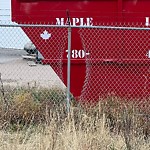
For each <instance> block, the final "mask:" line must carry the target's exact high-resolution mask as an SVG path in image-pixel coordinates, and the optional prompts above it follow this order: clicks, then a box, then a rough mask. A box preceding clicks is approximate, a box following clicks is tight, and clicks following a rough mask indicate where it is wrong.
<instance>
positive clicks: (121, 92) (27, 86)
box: [0, 24, 150, 150]
mask: <svg viewBox="0 0 150 150" xmlns="http://www.w3.org/2000/svg"><path fill="white" fill-rule="evenodd" d="M109 26H110V28H109ZM120 26H121V27H128V28H126V29H123V28H120ZM105 27H107V28H105ZM111 27H116V28H115V29H114V28H111ZM117 27H118V28H117ZM130 27H132V28H130ZM134 27H142V26H141V25H137V24H136V25H134V24H132V25H131V24H127V25H125V24H107V25H104V24H103V25H102V26H101V27H100V26H98V27H97V28H95V27H94V28H92V27H89V28H88V27H80V29H79V30H78V33H79V36H80V38H81V42H82V45H83V49H84V51H85V53H86V54H88V55H86V59H85V65H86V76H85V81H84V85H83V89H82V92H81V96H80V100H81V102H86V103H90V104H91V105H92V104H94V106H93V105H92V107H90V106H89V105H82V106H81V107H80V105H79V104H78V103H76V102H75V103H73V104H71V109H70V118H69V119H70V120H67V119H66V118H67V112H66V87H65V85H64V84H63V82H62V81H64V79H63V58H64V52H66V50H67V46H66V45H67V40H68V39H67V38H68V37H67V35H68V31H67V28H57V27H43V26H42V25H41V26H39V27H35V26H33V27H32V25H30V26H26V27H22V29H23V31H24V32H25V33H26V34H27V36H28V37H29V38H30V40H31V41H32V42H33V43H34V44H35V47H36V50H40V52H41V55H43V57H44V59H43V60H41V62H40V63H39V62H38V61H37V57H38V55H37V53H34V54H28V53H27V52H26V51H25V50H20V49H15V48H14V47H12V48H11V49H10V47H11V46H10V45H11V44H12V43H17V44H18V43H20V44H21V45H22V46H23V47H24V41H22V39H20V38H16V39H15V40H14V39H13V40H12V39H11V38H9V35H10V34H11V35H15V37H17V35H18V37H19V36H20V33H18V32H16V30H15V29H16V28H18V27H17V26H16V27H12V26H0V31H2V32H0V37H1V41H3V42H1V43H0V44H1V45H2V48H0V100H1V102H0V104H1V103H2V105H1V106H3V107H0V112H1V115H0V118H1V121H0V123H1V124H4V125H3V126H2V128H7V127H9V126H10V124H17V125H16V126H13V130H15V129H17V130H18V124H21V125H25V124H28V123H29V122H30V123H37V122H38V123H43V122H46V123H47V124H50V125H52V126H53V125H54V124H55V125H54V126H53V128H52V129H50V130H49V131H52V135H54V136H55V137H57V138H58V139H59V138H60V136H59V137H58V135H57V133H58V131H59V132H60V131H62V132H63V133H65V136H66V135H67V137H68V134H69V135H70V136H71V137H73V136H74V135H79V137H80V136H81V135H85V137H88V139H86V138H85V137H82V136H81V137H80V138H81V139H82V140H81V141H82V143H80V141H78V142H77V139H76V141H74V140H72V141H70V142H76V144H75V143H72V144H73V145H74V147H76V149H83V148H84V147H85V146H86V147H87V149H92V148H93V147H94V149H103V148H104V145H103V144H101V143H103V142H104V144H106V145H107V146H106V149H107V147H108V148H109V149H113V148H117V147H118V149H121V148H125V147H126V148H127V149H128V150H130V149H131V148H132V147H134V148H135V149H138V148H139V149H140V148H142V146H140V145H139V144H136V142H137V141H138V140H139V141H140V142H141V143H142V142H143V149H144V148H145V149H147V148H148V147H149V144H145V141H146V142H148V141H149V132H150V126H149V113H150V112H149V110H150V109H149V104H150V100H149V96H150V95H149V94H150V85H149V81H150V73H149V69H150V68H149V57H150V56H149V55H150V54H149V53H150V52H149V50H150V44H149V43H150V41H149V40H150V30H141V29H139V30H138V29H136V30H135V29H134ZM72 28H73V27H72ZM4 29H5V31H6V30H8V31H9V34H6V32H3V31H4ZM22 33H23V32H22ZM6 39H9V40H6ZM48 39H50V42H47V41H48ZM6 41H9V42H7V43H6ZM72 42H74V41H72ZM5 47H9V49H7V48H5ZM16 47H17V45H16ZM65 55H66V54H65ZM23 58H24V59H23ZM71 73H72V72H71ZM71 86H72V85H71ZM86 106H87V107H86ZM3 121H4V122H3ZM67 123H68V124H67ZM68 125H69V128H68ZM11 127H12V126H11ZM19 127H20V128H21V126H19ZM66 127H67V130H66ZM105 128H108V129H109V132H110V134H109V135H110V136H111V137H112V135H115V136H116V135H119V136H120V135H121V137H123V141H121V143H122V144H120V145H118V144H117V143H115V145H113V144H114V143H113V142H112V141H110V140H108V139H106V138H105V137H104V134H105V135H107V136H106V137H108V134H106V132H107V131H104V130H105ZM49 131H48V132H49ZM80 132H82V134H80ZM86 133H89V134H88V135H89V136H87V134H86ZM97 133H98V134H97ZM99 135H101V136H102V137H104V138H103V139H101V138H99ZM55 137H52V138H53V140H56V139H55ZM121 137H120V138H119V139H121ZM137 137H138V138H137ZM65 138H66V137H65ZM136 138H137V139H136ZM140 138H141V139H142V140H140ZM63 139H64V138H63ZM110 139H111V138H110ZM61 140H62V139H61ZM84 140H85V141H84ZM115 140H116V139H115ZM144 140H145V141H144ZM67 141H68V140H66V144H67ZM108 141H109V142H108ZM116 141H117V142H118V140H116ZM53 145H55V146H58V145H59V146H60V143H59V144H58V145H57V140H56V141H55V142H54V143H53ZM59 146H58V147H59ZM81 147H82V148H81ZM58 149H59V148H58ZM62 149H63V148H62ZM104 149H105V148H104Z"/></svg>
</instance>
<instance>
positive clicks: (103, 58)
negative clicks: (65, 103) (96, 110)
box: [12, 0, 150, 101]
mask: <svg viewBox="0 0 150 150" xmlns="http://www.w3.org/2000/svg"><path fill="white" fill-rule="evenodd" d="M149 6H150V1H147V0H143V1H142V0H86V1H85V0H76V1H69V0H65V1H62V0H56V1H53V0H12V21H15V22H17V23H19V24H20V23H26V24H43V23H44V24H49V23H50V24H51V23H53V24H57V25H65V24H66V22H67V17H68V16H67V13H66V10H69V16H70V18H71V25H73V26H90V27H91V26H95V25H97V24H100V25H109V26H112V25H113V26H115V25H117V26H125V25H127V26H134V27H141V26H142V27H149V17H150V11H149V9H150V8H149ZM139 23H142V24H140V25H139ZM22 29H23V30H24V32H25V33H26V34H27V35H28V37H29V38H30V39H31V41H32V42H33V43H34V44H35V46H36V47H37V49H38V50H39V51H40V52H41V54H42V55H43V57H44V60H43V63H48V64H50V65H51V66H52V67H53V69H54V70H55V71H56V73H57V74H58V75H59V77H60V78H61V79H62V80H63V81H64V83H65V84H66V82H67V30H66V29H62V28H46V27H45V28H41V27H40V28H38V29H37V28H32V30H31V28H24V27H23V28H22ZM149 40H150V33H149V31H146V30H128V29H119V28H117V29H111V28H107V29H106V28H101V29H94V28H93V29H76V28H72V47H71V49H72V57H71V92H72V94H73V95H74V96H76V97H78V96H81V98H83V99H85V100H88V101H89V100H91V99H94V100H98V99H99V98H100V97H103V96H105V95H107V94H109V93H114V94H116V95H117V96H121V97H127V98H143V97H144V98H145V97H148V96H149V93H150V85H149V79H150V78H149V77H150V72H149V59H150V58H149V57H150V56H149V55H150V54H149V53H150V51H149V50H150V45H149ZM147 54H149V55H147ZM58 64H59V66H60V67H59V68H58ZM56 66H57V67H56Z"/></svg>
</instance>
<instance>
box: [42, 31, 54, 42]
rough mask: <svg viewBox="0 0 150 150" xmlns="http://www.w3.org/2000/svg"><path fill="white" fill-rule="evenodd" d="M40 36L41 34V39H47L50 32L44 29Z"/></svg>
mask: <svg viewBox="0 0 150 150" xmlns="http://www.w3.org/2000/svg"><path fill="white" fill-rule="evenodd" d="M40 36H41V38H42V39H44V40H48V39H49V38H50V37H51V34H50V33H48V31H46V30H45V31H44V32H43V33H42V34H41V35H40Z"/></svg>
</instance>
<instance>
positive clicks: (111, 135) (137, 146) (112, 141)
mask: <svg viewBox="0 0 150 150" xmlns="http://www.w3.org/2000/svg"><path fill="white" fill-rule="evenodd" d="M1 93H2V94H0V100H1V101H0V102H1V103H0V127H1V130H0V150H131V149H133V150H148V149H150V138H149V129H150V126H149V119H148V118H147V117H146V116H139V115H137V114H139V113H142V112H141V110H142V109H140V111H139V109H138V108H134V105H132V104H130V105H127V104H129V102H128V103H127V104H126V103H124V101H123V102H122V101H121V100H120V99H119V98H117V97H108V98H107V99H105V100H103V101H102V100H101V101H100V102H99V103H98V104H97V105H94V106H92V107H89V106H87V107H85V105H84V106H81V105H80V104H79V103H72V105H71V111H70V113H69V115H68V114H67V113H66V107H65V95H64V93H63V91H61V90H58V89H51V90H47V89H38V88H32V89H23V88H17V89H13V90H12V89H9V88H7V91H6V88H5V90H3V91H2V92H1ZM6 100H7V104H5V101H6ZM4 108H5V109H4ZM143 112H144V114H145V113H147V114H146V115H149V110H148V111H145V110H144V111H143Z"/></svg>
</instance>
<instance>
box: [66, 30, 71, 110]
mask: <svg viewBox="0 0 150 150" xmlns="http://www.w3.org/2000/svg"><path fill="white" fill-rule="evenodd" d="M70 67H71V27H69V28H68V63H67V112H69V111H70Z"/></svg>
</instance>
